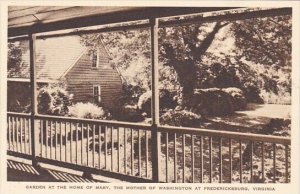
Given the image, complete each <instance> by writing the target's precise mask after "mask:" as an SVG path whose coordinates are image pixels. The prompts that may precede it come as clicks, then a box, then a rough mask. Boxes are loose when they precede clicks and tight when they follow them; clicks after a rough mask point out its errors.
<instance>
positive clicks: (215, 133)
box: [7, 112, 291, 145]
mask: <svg viewBox="0 0 300 194" xmlns="http://www.w3.org/2000/svg"><path fill="white" fill-rule="evenodd" d="M7 115H8V116H20V117H30V114H26V113H15V112H8V113H7ZM34 118H35V119H44V120H45V119H49V120H55V121H62V122H80V123H87V124H100V125H101V124H102V125H108V126H117V127H124V128H136V129H143V130H151V125H147V124H142V123H130V122H120V121H111V120H94V119H82V118H74V117H62V116H49V115H36V116H35V117H34ZM158 131H159V132H168V133H182V134H192V135H200V136H212V137H222V138H231V139H238V140H239V139H243V140H249V141H261V142H267V143H277V144H284V145H290V144H291V138H289V137H281V136H272V135H261V134H253V133H242V132H233V131H222V130H213V129H203V128H191V127H175V126H158Z"/></svg>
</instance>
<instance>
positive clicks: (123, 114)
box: [118, 105, 145, 122]
mask: <svg viewBox="0 0 300 194" xmlns="http://www.w3.org/2000/svg"><path fill="white" fill-rule="evenodd" d="M118 115H119V116H118V119H119V120H122V121H128V122H141V121H143V120H144V119H145V117H144V116H142V114H141V112H140V111H138V108H137V106H132V105H126V106H123V107H122V108H121V109H120V111H119V114H118Z"/></svg>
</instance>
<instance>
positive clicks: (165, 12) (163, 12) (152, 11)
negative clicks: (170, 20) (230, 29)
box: [8, 7, 233, 37]
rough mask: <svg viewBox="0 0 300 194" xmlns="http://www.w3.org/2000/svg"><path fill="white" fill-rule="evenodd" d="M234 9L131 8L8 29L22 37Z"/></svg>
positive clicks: (13, 34) (11, 34)
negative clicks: (30, 33) (31, 33)
mask: <svg viewBox="0 0 300 194" xmlns="http://www.w3.org/2000/svg"><path fill="white" fill-rule="evenodd" d="M228 9H233V7H130V8H128V9H123V10H119V11H111V12H105V13H102V12H99V13H98V14H95V15H88V16H84V15H82V16H81V17H72V18H63V17H61V18H59V20H58V21H49V22H47V23H45V22H43V21H39V22H34V23H31V24H26V25H19V26H15V27H13V26H11V27H9V28H8V37H13V36H21V35H24V34H28V33H29V31H30V30H31V32H33V33H42V32H50V31H57V30H65V29H74V28H81V27H89V26H97V25H106V24H113V23H121V22H131V21H137V20H145V19H148V18H153V17H156V18H161V17H170V16H178V15H186V14H194V13H203V12H209V11H220V10H228Z"/></svg>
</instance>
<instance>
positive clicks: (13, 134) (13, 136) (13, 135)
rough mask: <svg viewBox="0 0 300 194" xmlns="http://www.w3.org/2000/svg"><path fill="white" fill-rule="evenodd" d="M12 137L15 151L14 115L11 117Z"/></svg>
mask: <svg viewBox="0 0 300 194" xmlns="http://www.w3.org/2000/svg"><path fill="white" fill-rule="evenodd" d="M12 138H13V143H12V144H13V149H12V150H13V151H16V149H15V141H16V140H15V139H16V138H15V119H14V117H12Z"/></svg>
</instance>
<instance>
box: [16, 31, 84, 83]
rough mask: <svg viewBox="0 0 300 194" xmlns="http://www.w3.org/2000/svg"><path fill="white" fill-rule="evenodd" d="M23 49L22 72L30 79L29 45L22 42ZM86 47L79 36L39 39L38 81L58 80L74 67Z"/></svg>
mask: <svg viewBox="0 0 300 194" xmlns="http://www.w3.org/2000/svg"><path fill="white" fill-rule="evenodd" d="M20 47H21V49H22V62H23V64H22V67H21V71H22V72H23V74H25V77H23V78H29V43H28V41H20ZM86 49H87V48H86V47H85V46H83V45H82V44H81V43H80V40H79V37H78V36H70V37H58V38H49V39H45V40H43V39H38V40H37V41H36V68H37V79H43V80H58V79H60V78H63V76H64V75H65V73H66V72H67V71H68V70H69V69H70V68H72V67H73V65H74V64H75V63H76V62H77V61H78V59H79V58H80V57H81V56H82V54H83V53H84V52H85V51H86Z"/></svg>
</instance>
